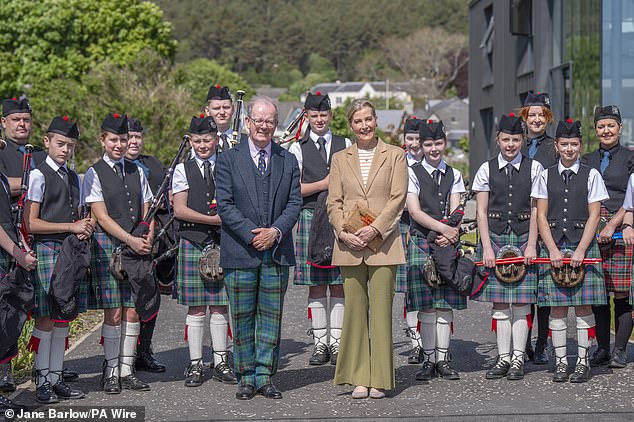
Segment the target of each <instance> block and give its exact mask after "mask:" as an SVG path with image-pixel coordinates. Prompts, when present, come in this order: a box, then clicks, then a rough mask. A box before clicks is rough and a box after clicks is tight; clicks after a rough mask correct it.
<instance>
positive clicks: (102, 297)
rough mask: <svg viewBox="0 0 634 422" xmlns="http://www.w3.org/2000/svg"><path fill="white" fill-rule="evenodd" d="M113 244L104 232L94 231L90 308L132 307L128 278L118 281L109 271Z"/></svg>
mask: <svg viewBox="0 0 634 422" xmlns="http://www.w3.org/2000/svg"><path fill="white" fill-rule="evenodd" d="M114 248H115V245H114V242H113V240H112V238H111V237H110V236H109V235H107V234H106V233H104V232H94V233H93V239H92V255H91V257H90V260H91V264H90V267H91V278H92V280H91V284H92V295H93V296H94V297H93V298H92V299H91V300H90V302H89V307H90V308H91V309H92V308H93V306H94V307H95V309H112V308H122V307H123V308H134V301H133V300H132V286H130V283H129V282H128V280H123V281H119V280H117V279H116V278H114V276H113V275H112V274H111V273H110V257H111V256H112V251H113V250H114Z"/></svg>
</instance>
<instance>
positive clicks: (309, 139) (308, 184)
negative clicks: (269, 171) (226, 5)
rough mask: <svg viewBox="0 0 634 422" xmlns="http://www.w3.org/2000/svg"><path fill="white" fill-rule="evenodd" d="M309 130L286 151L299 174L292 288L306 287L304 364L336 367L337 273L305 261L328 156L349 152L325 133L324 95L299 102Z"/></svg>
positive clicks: (328, 115) (340, 302) (345, 143)
mask: <svg viewBox="0 0 634 422" xmlns="http://www.w3.org/2000/svg"><path fill="white" fill-rule="evenodd" d="M304 110H305V112H306V118H307V119H308V124H309V128H308V130H307V131H306V134H305V135H304V137H303V138H302V139H300V140H299V141H298V142H295V143H293V144H292V145H291V147H290V148H289V152H291V153H292V154H293V155H294V156H295V158H296V159H297V162H298V164H299V169H300V172H301V179H300V183H301V190H302V201H303V202H302V212H301V213H300V215H299V220H298V222H297V237H296V241H295V254H296V257H297V265H296V266H295V279H294V283H295V284H296V285H300V286H308V318H310V320H311V329H310V330H309V331H308V332H309V333H311V332H312V335H313V342H314V348H313V353H312V355H311V357H310V359H309V360H308V364H309V365H324V364H326V363H328V362H330V364H331V365H335V364H336V363H337V356H338V355H339V341H340V339H341V327H342V326H343V313H344V298H343V281H342V279H341V275H340V274H339V268H337V267H334V266H333V267H331V268H321V267H318V266H315V265H311V264H310V263H309V262H307V257H308V241H309V233H310V226H311V222H312V220H313V214H314V212H315V206H316V204H317V197H318V196H319V194H320V193H321V192H323V191H327V190H328V173H329V172H330V161H331V158H332V156H333V155H334V154H335V153H336V152H339V151H342V150H344V149H346V148H348V147H349V146H350V145H352V143H351V142H350V140H349V139H347V138H344V137H342V136H337V135H333V133H332V132H331V131H330V121H331V120H332V111H331V106H330V98H329V97H328V94H325V95H323V94H322V93H321V92H316V93H315V94H313V93H308V96H307V97H306V101H305V103H304ZM328 290H329V291H330V341H328V339H327V335H328V298H327V295H326V294H327V292H328Z"/></svg>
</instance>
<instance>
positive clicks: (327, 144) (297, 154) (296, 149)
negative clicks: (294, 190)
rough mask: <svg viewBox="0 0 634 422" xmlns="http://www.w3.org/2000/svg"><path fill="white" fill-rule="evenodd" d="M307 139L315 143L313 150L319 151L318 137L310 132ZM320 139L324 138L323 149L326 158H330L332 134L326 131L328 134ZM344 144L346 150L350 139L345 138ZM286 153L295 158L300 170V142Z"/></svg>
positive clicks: (294, 144)
mask: <svg viewBox="0 0 634 422" xmlns="http://www.w3.org/2000/svg"><path fill="white" fill-rule="evenodd" d="M309 138H310V140H311V141H313V142H314V143H315V148H317V150H319V143H318V142H317V141H318V140H319V138H320V136H319V135H317V134H315V133H313V132H310V133H309ZM322 138H324V140H325V143H324V147H325V148H326V157H330V147H331V146H332V142H331V141H332V132H331V131H330V130H328V132H327V133H326V134H325V135H323V136H322ZM345 142H346V148H348V147H350V146H352V141H350V139H348V138H346V141H345ZM288 151H289V152H290V153H291V154H293V155H294V156H295V158H296V159H297V164H299V168H300V169H301V168H302V162H303V161H304V157H303V154H302V145H301V142H299V141H297V142H293V143H292V144H291V146H290V148H289V149H288Z"/></svg>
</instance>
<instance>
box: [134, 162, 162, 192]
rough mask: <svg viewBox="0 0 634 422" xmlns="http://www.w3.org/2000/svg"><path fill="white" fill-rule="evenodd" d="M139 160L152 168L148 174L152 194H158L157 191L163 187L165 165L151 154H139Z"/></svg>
mask: <svg viewBox="0 0 634 422" xmlns="http://www.w3.org/2000/svg"><path fill="white" fill-rule="evenodd" d="M138 160H139V161H140V162H141V164H143V165H144V166H145V167H147V168H148V169H149V170H150V174H146V175H145V176H146V178H147V181H148V184H149V185H150V189H152V194H153V195H156V191H157V190H158V188H159V187H161V183H162V182H163V177H165V167H164V166H163V163H161V162H160V161H159V160H158V159H157V158H156V157H153V156H151V155H139V157H138Z"/></svg>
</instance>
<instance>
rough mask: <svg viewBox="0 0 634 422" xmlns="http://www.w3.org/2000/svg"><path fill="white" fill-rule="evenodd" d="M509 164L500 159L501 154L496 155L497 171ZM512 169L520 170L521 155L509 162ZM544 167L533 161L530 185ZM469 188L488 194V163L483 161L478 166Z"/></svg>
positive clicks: (502, 158)
mask: <svg viewBox="0 0 634 422" xmlns="http://www.w3.org/2000/svg"><path fill="white" fill-rule="evenodd" d="M508 163H509V162H508V161H506V160H505V159H504V157H502V154H498V169H503V168H504V167H506V165H507V164H508ZM510 163H511V165H512V166H513V168H514V169H515V170H517V171H519V170H520V165H521V164H522V153H521V152H520V153H519V154H517V156H516V157H515V158H514V159H513V160H511V161H510ZM543 170H544V167H542V165H541V164H540V163H539V161H537V160H533V162H532V164H531V183H535V179H536V178H537V177H538V176H539V175H540V174H541V173H543ZM471 188H472V189H473V190H474V191H476V192H489V191H490V190H491V188H490V186H489V161H485V162H484V163H482V165H480V168H479V169H478V171H477V172H476V174H475V177H474V178H473V185H471Z"/></svg>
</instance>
